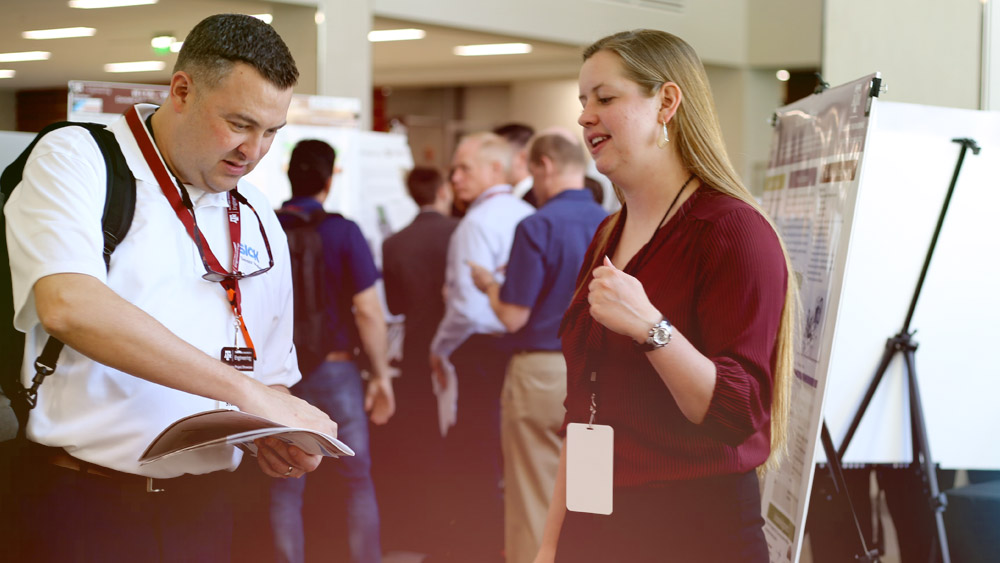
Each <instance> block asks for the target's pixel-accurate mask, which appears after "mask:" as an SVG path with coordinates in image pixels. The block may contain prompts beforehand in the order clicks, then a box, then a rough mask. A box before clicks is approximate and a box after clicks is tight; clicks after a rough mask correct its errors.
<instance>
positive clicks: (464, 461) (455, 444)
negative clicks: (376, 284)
mask: <svg viewBox="0 0 1000 563" xmlns="http://www.w3.org/2000/svg"><path fill="white" fill-rule="evenodd" d="M498 343H499V340H498V339H497V338H495V337H491V336H487V335H473V336H471V337H469V339H468V340H466V341H465V342H464V343H463V344H462V345H461V346H460V347H459V348H458V349H457V350H456V351H455V352H454V353H453V354H452V355H451V362H452V364H454V366H455V372H456V374H457V377H458V416H457V421H456V423H455V426H453V427H452V428H451V429H450V430H449V431H448V436H447V437H446V438H445V446H444V447H445V458H446V461H447V465H448V468H447V469H446V471H445V473H446V475H447V478H448V480H449V486H448V489H447V490H446V491H445V493H444V494H445V498H444V499H443V500H444V502H445V503H446V506H448V507H449V509H448V514H447V517H448V520H449V523H448V529H449V533H448V538H447V539H446V542H447V547H446V552H445V553H440V554H435V555H437V556H439V557H440V558H441V559H443V560H450V561H461V562H471V561H475V562H477V563H493V562H495V561H502V560H503V559H502V551H503V493H502V484H501V481H502V474H501V467H502V464H501V461H500V389H501V388H502V387H503V378H504V371H505V369H506V367H507V354H505V353H504V352H502V351H501V350H500V349H499V348H498V346H497V345H498Z"/></svg>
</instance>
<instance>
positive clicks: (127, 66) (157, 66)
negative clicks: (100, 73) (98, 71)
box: [104, 61, 167, 72]
mask: <svg viewBox="0 0 1000 563" xmlns="http://www.w3.org/2000/svg"><path fill="white" fill-rule="evenodd" d="M166 66H167V64H166V63H165V62H163V61H136V62H134V63H108V64H106V65H104V72H153V71H157V70H163V69H164V68H166Z"/></svg>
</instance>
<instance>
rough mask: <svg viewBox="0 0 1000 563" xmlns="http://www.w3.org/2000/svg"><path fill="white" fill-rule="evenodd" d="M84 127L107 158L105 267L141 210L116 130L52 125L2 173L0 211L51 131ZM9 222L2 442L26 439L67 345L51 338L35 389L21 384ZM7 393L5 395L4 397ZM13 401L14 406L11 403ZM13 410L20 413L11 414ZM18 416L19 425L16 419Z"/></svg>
mask: <svg viewBox="0 0 1000 563" xmlns="http://www.w3.org/2000/svg"><path fill="white" fill-rule="evenodd" d="M71 125H72V126H77V127H83V128H85V129H87V131H89V132H90V135H91V136H92V137H93V138H94V140H95V141H97V146H98V147H99V148H100V150H101V154H102V155H103V156H104V164H105V167H106V169H107V179H108V181H107V197H106V198H105V202H104V215H103V217H102V219H101V226H102V231H103V232H104V265H105V267H106V268H107V267H109V266H110V264H111V253H112V252H114V251H115V248H116V247H117V246H118V243H120V242H121V241H122V239H124V238H125V235H126V234H127V233H128V229H129V226H131V224H132V215H133V214H134V213H135V177H134V176H133V175H132V171H131V170H129V167H128V163H127V162H126V161H125V155H124V154H122V150H121V147H120V146H119V145H118V141H117V140H115V136H114V134H113V133H112V132H111V131H108V130H107V129H105V126H104V125H101V124H99V123H76V122H69V121H60V122H57V123H53V124H51V125H48V126H47V127H45V128H44V129H42V131H41V132H40V133H38V135H36V136H35V138H34V139H33V140H32V141H31V144H29V145H28V148H26V149H24V152H22V153H21V154H20V156H18V157H17V158H16V159H14V162H12V163H11V164H10V165H8V166H7V168H5V169H4V171H3V174H2V175H0V209H2V207H3V206H4V205H6V203H7V201H8V200H9V199H10V195H11V192H13V191H14V188H16V187H17V185H18V184H20V183H21V176H22V174H23V172H24V165H25V164H26V163H27V161H28V156H29V155H30V154H31V151H32V149H34V148H35V144H36V143H38V140H39V139H41V138H42V137H43V136H45V135H46V134H47V133H49V132H51V131H53V130H55V129H59V128H62V127H67V126H71ZM6 223H7V221H6V218H5V216H4V214H3V213H0V238H2V240H0V267H2V268H4V269H5V271H4V272H3V273H0V345H2V348H3V354H2V356H0V358H3V359H2V360H0V389H2V393H0V441H6V440H9V439H10V438H12V437H14V436H15V435H16V436H17V437H18V438H24V432H25V427H26V425H27V421H28V412H29V411H30V410H31V409H32V408H34V406H35V403H36V400H37V397H38V387H39V386H40V385H41V384H42V381H43V380H44V379H45V377H47V376H48V375H50V374H52V372H54V371H55V369H56V362H57V360H58V359H59V353H60V352H61V351H62V348H63V343H62V342H60V341H59V340H58V339H56V338H52V337H50V338H49V339H48V340H47V341H46V342H45V346H44V348H43V349H42V354H41V355H40V356H39V357H38V359H37V360H36V361H35V377H34V379H33V380H32V385H31V387H30V388H28V389H25V387H24V386H23V385H22V384H21V364H22V362H23V359H24V333H22V332H20V331H18V330H17V329H15V328H14V296H13V287H12V285H13V284H12V282H11V276H10V256H9V255H8V252H7V225H6ZM4 395H5V396H4ZM8 400H9V402H10V406H9V407H8V406H7V405H6V403H7V401H8ZM11 410H13V414H14V417H12V416H11V412H10V411H11ZM15 418H16V427H15V428H12V427H11V424H10V423H11V422H12V420H13V419H15Z"/></svg>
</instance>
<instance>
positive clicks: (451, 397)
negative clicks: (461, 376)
mask: <svg viewBox="0 0 1000 563" xmlns="http://www.w3.org/2000/svg"><path fill="white" fill-rule="evenodd" d="M441 367H442V368H443V369H444V376H445V380H446V383H447V387H446V388H444V389H442V388H441V385H439V384H438V381H437V378H436V377H434V376H433V375H431V385H433V387H434V395H436V396H437V406H438V430H440V431H441V436H442V437H443V436H447V435H448V429H449V428H451V427H452V426H455V422H457V421H458V377H457V376H456V375H455V366H453V365H452V364H451V362H449V361H448V360H447V359H442V360H441Z"/></svg>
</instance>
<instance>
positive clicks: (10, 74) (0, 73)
mask: <svg viewBox="0 0 1000 563" xmlns="http://www.w3.org/2000/svg"><path fill="white" fill-rule="evenodd" d="M15 74H17V73H16V72H14V71H13V70H0V78H14V75H15Z"/></svg>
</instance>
